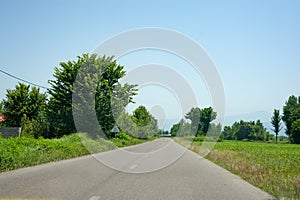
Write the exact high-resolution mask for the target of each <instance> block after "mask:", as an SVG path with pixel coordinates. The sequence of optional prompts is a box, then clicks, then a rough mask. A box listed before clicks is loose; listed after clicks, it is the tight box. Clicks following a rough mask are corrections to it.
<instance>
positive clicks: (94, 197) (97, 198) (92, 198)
mask: <svg viewBox="0 0 300 200" xmlns="http://www.w3.org/2000/svg"><path fill="white" fill-rule="evenodd" d="M99 199H100V197H99V196H93V197H91V198H90V200H99Z"/></svg>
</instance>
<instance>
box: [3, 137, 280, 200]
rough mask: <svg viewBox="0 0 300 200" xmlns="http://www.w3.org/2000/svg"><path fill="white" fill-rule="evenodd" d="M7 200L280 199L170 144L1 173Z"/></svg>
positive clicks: (167, 141)
mask: <svg viewBox="0 0 300 200" xmlns="http://www.w3.org/2000/svg"><path fill="white" fill-rule="evenodd" d="M128 152H130V153H128ZM149 152H150V153H149ZM172 152H174V153H172ZM183 152H184V153H183ZM182 153H183V154H182ZM174 155H175V156H174ZM178 155H179V156H178ZM180 155H182V156H180ZM99 160H100V161H101V162H100V161H99ZM171 161H172V162H171ZM109 166H110V167H109ZM111 167H113V168H115V169H112V168H111ZM1 198H27V199H30V198H31V199H70V200H102V199H106V200H118V199H120V200H127V199H128V200H133V199H138V200H141V199H146V200H147V199H149V200H150V199H151V200H153V199H161V200H168V199H170V200H171V199H172V200H176V199H178V200H185V199H195V200H198V199H199V200H202V199H203V200H212V199H214V200H218V199H220V200H235V199H236V200H241V199H243V200H268V199H274V198H272V196H270V195H269V194H267V193H265V192H263V191H261V190H260V189H258V188H256V187H254V186H252V185H250V184H249V183H247V182H245V181H243V180H242V179H241V178H239V177H237V176H235V175H233V174H231V173H229V172H228V171H226V170H224V169H223V168H221V167H219V166H217V165H215V164H213V163H211V162H210V161H208V160H206V159H203V158H202V157H200V156H198V155H196V154H195V153H193V152H191V151H185V149H184V148H183V147H182V146H180V145H179V144H177V143H176V142H174V141H173V140H171V139H168V138H161V139H157V140H155V141H152V142H148V143H145V144H141V145H136V146H133V147H129V148H125V149H121V150H114V151H109V152H105V153H101V154H96V155H89V156H84V157H80V158H75V159H71V160H65V161H60V162H54V163H50V164H44V165H40V166H35V167H30V168H24V169H19V170H14V171H10V172H5V173H1V174H0V199H1Z"/></svg>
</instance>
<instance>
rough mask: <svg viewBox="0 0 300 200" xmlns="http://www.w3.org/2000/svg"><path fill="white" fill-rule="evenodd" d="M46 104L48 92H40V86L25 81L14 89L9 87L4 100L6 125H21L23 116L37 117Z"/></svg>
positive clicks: (30, 118)
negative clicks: (31, 85) (32, 85)
mask: <svg viewBox="0 0 300 200" xmlns="http://www.w3.org/2000/svg"><path fill="white" fill-rule="evenodd" d="M45 106H46V94H42V93H40V90H39V88H36V87H32V88H30V85H26V84H23V83H19V84H18V85H16V87H15V89H14V90H11V89H8V90H7V93H6V99H5V100H4V101H3V115H4V116H5V122H4V125H5V126H11V127H19V126H21V121H22V117H24V116H26V118H27V119H29V120H32V119H36V118H37V116H38V114H39V112H40V111H41V110H42V109H43V108H44V107H45Z"/></svg>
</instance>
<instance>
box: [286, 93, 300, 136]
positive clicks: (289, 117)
mask: <svg viewBox="0 0 300 200" xmlns="http://www.w3.org/2000/svg"><path fill="white" fill-rule="evenodd" d="M298 119H300V97H298V98H297V97H296V96H294V95H292V96H290V97H289V99H288V100H287V101H286V102H285V105H284V107H283V116H282V120H283V121H284V123H285V126H286V131H285V133H286V135H287V136H289V139H290V141H291V142H294V140H295V138H293V137H294V136H295V135H297V134H293V132H292V125H293V123H294V121H296V120H298Z"/></svg>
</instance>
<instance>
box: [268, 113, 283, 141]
mask: <svg viewBox="0 0 300 200" xmlns="http://www.w3.org/2000/svg"><path fill="white" fill-rule="evenodd" d="M271 124H272V126H273V129H272V130H273V131H274V133H275V140H276V143H277V138H278V134H279V132H280V130H281V129H282V127H281V116H280V111H279V110H276V109H274V112H273V116H272V118H271Z"/></svg>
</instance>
